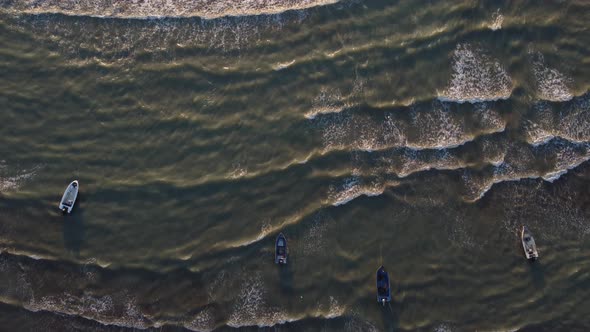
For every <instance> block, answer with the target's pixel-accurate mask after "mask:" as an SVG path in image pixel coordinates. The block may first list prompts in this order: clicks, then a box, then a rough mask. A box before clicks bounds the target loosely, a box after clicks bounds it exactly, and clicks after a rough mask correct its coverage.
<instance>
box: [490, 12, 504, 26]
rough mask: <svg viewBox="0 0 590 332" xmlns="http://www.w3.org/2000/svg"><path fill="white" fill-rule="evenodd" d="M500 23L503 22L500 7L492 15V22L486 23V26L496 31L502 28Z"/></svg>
mask: <svg viewBox="0 0 590 332" xmlns="http://www.w3.org/2000/svg"><path fill="white" fill-rule="evenodd" d="M502 23H504V16H503V15H502V14H501V13H500V9H498V10H497V11H496V12H495V13H494V14H493V15H492V22H491V23H490V24H489V25H488V27H489V28H490V29H492V30H494V31H496V30H499V29H501V28H502Z"/></svg>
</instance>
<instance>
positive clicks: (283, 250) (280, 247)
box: [275, 233, 287, 264]
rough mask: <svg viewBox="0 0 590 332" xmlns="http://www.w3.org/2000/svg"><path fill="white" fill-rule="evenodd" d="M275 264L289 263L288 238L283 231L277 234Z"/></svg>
mask: <svg viewBox="0 0 590 332" xmlns="http://www.w3.org/2000/svg"><path fill="white" fill-rule="evenodd" d="M275 264H287V239H286V238H285V236H284V235H283V233H281V234H279V236H277V242H276V246H275Z"/></svg>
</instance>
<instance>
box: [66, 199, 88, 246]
mask: <svg viewBox="0 0 590 332" xmlns="http://www.w3.org/2000/svg"><path fill="white" fill-rule="evenodd" d="M83 203H84V196H83V195H82V193H80V194H78V197H77V199H76V205H75V207H74V209H73V210H72V213H71V214H68V215H64V216H63V217H62V218H63V238H64V247H65V248H66V250H67V251H69V252H71V253H72V254H74V255H75V256H76V257H77V256H79V255H80V249H81V248H82V244H83V243H84V240H85V236H86V234H85V227H84V204H83ZM60 214H61V213H60Z"/></svg>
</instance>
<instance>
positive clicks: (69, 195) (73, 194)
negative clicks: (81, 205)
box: [59, 180, 80, 214]
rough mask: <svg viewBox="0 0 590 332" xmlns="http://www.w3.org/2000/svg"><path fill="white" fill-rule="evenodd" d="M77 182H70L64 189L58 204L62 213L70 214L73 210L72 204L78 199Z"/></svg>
mask: <svg viewBox="0 0 590 332" xmlns="http://www.w3.org/2000/svg"><path fill="white" fill-rule="evenodd" d="M79 189H80V188H79V186H78V180H74V181H72V183H70V185H69V186H68V187H67V188H66V190H65V192H64V194H63V196H62V198H61V201H60V202H59V209H60V210H61V211H62V212H63V213H64V214H66V213H72V209H73V208H74V204H75V203H76V198H77V197H78V190H79Z"/></svg>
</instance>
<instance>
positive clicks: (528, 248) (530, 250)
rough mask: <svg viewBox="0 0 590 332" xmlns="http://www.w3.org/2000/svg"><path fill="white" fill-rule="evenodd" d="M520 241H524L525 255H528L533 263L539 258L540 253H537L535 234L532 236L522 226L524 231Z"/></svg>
mask: <svg viewBox="0 0 590 332" xmlns="http://www.w3.org/2000/svg"><path fill="white" fill-rule="evenodd" d="M520 239H521V240H522V248H523V249H524V254H525V255H526V258H527V259H530V260H532V261H534V260H536V259H537V258H539V253H538V252H537V245H536V244H535V239H534V238H533V234H531V232H530V231H529V229H528V228H527V227H526V226H522V231H521V232H520Z"/></svg>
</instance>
